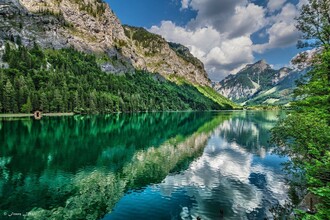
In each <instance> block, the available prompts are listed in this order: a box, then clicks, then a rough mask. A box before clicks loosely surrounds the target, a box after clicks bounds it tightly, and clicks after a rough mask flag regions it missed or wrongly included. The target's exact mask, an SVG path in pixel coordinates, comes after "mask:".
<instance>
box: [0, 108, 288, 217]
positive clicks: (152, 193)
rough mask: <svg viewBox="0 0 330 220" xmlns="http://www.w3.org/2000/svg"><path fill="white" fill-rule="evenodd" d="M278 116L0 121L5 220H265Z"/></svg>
mask: <svg viewBox="0 0 330 220" xmlns="http://www.w3.org/2000/svg"><path fill="white" fill-rule="evenodd" d="M279 115H281V112H276V111H233V112H230V111H224V112H179V113H178V112H173V113H171V112H168V113H136V114H112V115H102V116H101V115H100V116H72V117H44V118H42V120H34V119H32V118H19V119H15V118H11V119H2V120H1V119H0V120H1V121H0V144H1V145H0V146H1V148H0V175H1V176H0V219H23V218H27V219H50V218H52V219H104V220H115V219H125V220H126V219H141V220H142V219H197V218H199V219H203V220H204V219H264V218H265V217H271V213H270V212H269V208H271V207H272V206H274V205H277V204H284V203H285V201H287V200H288V195H287V192H288V186H287V184H286V182H285V178H284V173H283V172H282V171H281V163H282V162H285V161H286V160H287V158H281V157H279V156H277V155H276V154H272V152H273V149H272V147H271V146H270V145H269V143H268V141H269V136H270V134H269V130H270V129H271V128H272V127H273V126H274V125H275V124H276V121H277V120H278V116H279Z"/></svg>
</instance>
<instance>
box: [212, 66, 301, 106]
mask: <svg viewBox="0 0 330 220" xmlns="http://www.w3.org/2000/svg"><path fill="white" fill-rule="evenodd" d="M305 72H306V70H302V71H300V70H293V69H290V68H286V67H283V68H281V69H279V70H274V69H273V68H271V66H270V65H268V64H267V63H266V62H265V61H264V60H261V61H258V62H256V63H254V64H249V65H247V66H246V67H245V68H243V69H242V70H240V71H239V72H238V73H237V74H235V75H229V76H228V77H226V78H225V79H224V80H222V81H221V82H218V83H214V85H213V87H214V88H215V89H216V90H217V91H218V92H219V93H220V94H222V95H223V96H225V97H227V98H229V99H231V100H233V101H235V102H239V103H243V104H246V105H249V104H251V105H255V104H286V103H289V102H290V101H292V100H293V97H292V94H293V90H294V88H295V87H296V85H295V81H296V80H297V79H299V78H300V77H301V76H302V75H303V74H304V73H305Z"/></svg>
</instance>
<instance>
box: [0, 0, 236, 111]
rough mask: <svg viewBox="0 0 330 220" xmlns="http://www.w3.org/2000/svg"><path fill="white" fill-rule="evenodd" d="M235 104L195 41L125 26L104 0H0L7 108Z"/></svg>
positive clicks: (2, 106) (0, 80)
mask: <svg viewBox="0 0 330 220" xmlns="http://www.w3.org/2000/svg"><path fill="white" fill-rule="evenodd" d="M235 107H237V105H235V104H234V103H233V102H231V101H230V100H228V99H227V98H225V97H223V96H221V95H219V94H218V93H217V92H216V91H214V90H213V89H212V88H211V87H210V80H209V79H208V76H207V73H206V72H205V70H204V66H203V64H202V62H201V61H199V60H198V59H197V58H195V57H194V56H192V54H191V53H190V52H189V50H188V48H186V47H184V46H182V45H180V44H175V43H169V42H166V41H165V39H164V38H162V37H161V36H159V35H156V34H152V33H149V32H148V31H146V30H145V29H143V28H137V27H131V26H123V25H121V23H120V21H119V19H118V18H117V17H116V15H115V14H114V12H113V11H112V10H111V9H110V7H109V6H108V5H107V4H106V3H104V2H103V1H102V0H35V1H30V0H1V1H0V113H17V112H31V111H34V110H42V111H44V112H64V111H70V112H72V111H74V112H77V113H98V112H99V113H104V112H105V113H107V112H118V111H122V112H132V111H173V110H220V109H232V108H235Z"/></svg>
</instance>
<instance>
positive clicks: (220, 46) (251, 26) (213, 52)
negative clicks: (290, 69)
mask: <svg viewBox="0 0 330 220" xmlns="http://www.w3.org/2000/svg"><path fill="white" fill-rule="evenodd" d="M289 1H290V0H268V2H267V5H265V6H264V7H263V6H260V5H257V4H255V3H253V2H252V1H249V0H180V2H181V10H194V11H196V12H197V15H196V17H195V18H193V19H191V20H190V21H189V22H188V23H187V24H186V25H185V26H178V25H176V24H175V23H173V22H172V21H163V22H161V24H160V25H159V26H152V27H151V28H150V29H149V31H151V32H153V33H156V34H160V35H162V36H163V37H164V38H165V39H166V40H167V41H172V42H177V43H181V44H183V45H185V46H187V47H188V48H189V49H190V51H191V53H192V54H193V55H194V56H196V57H197V58H199V59H200V60H201V61H202V62H203V63H204V64H205V67H206V70H207V72H208V73H209V76H210V78H211V79H212V80H221V79H223V78H224V77H225V76H226V75H228V74H229V73H233V72H234V71H237V70H238V69H240V68H242V67H243V66H244V65H246V64H248V63H252V62H253V61H255V60H254V53H255V52H257V53H264V52H266V51H267V50H268V49H272V48H279V47H286V46H292V45H294V44H295V42H296V41H297V39H298V35H299V33H298V31H297V30H296V28H295V20H294V18H295V17H296V16H297V15H298V10H299V7H300V5H301V4H302V3H304V2H305V1H306V0H300V3H299V4H298V5H293V4H291V3H287V2H289ZM254 33H258V36H264V37H266V38H267V42H265V43H261V44H254V43H253V39H252V35H253V34H254Z"/></svg>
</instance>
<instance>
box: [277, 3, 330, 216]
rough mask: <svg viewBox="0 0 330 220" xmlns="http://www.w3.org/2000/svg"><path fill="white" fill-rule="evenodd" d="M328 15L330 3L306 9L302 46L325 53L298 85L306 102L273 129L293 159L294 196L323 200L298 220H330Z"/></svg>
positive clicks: (281, 149)
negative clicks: (314, 47)
mask: <svg viewBox="0 0 330 220" xmlns="http://www.w3.org/2000/svg"><path fill="white" fill-rule="evenodd" d="M329 11H330V2H329V1H328V0H320V1H314V0H309V1H308V4H306V5H304V6H303V7H302V11H301V14H300V17H299V18H297V19H298V25H297V28H298V29H299V30H300V31H302V32H303V33H304V38H305V42H300V45H302V44H305V45H308V46H316V47H318V48H319V51H320V52H319V53H318V54H316V55H315V56H314V58H313V65H312V70H311V71H310V72H309V73H308V74H307V75H306V77H305V78H303V79H301V80H300V81H299V83H298V88H297V90H296V91H295V95H296V96H299V97H301V98H302V99H301V100H299V101H297V102H295V103H294V105H293V107H294V111H292V112H291V113H290V114H289V116H288V117H287V118H285V119H284V120H282V121H281V122H280V123H279V124H278V125H277V126H276V127H275V128H274V129H273V141H274V143H276V144H277V145H278V146H279V147H278V151H279V152H280V153H281V154H283V155H285V156H289V157H290V159H291V160H290V162H289V163H287V164H286V168H287V169H286V170H287V171H288V172H289V174H290V182H291V186H292V189H293V192H294V193H293V194H296V195H297V194H298V195H299V194H301V192H302V194H303V196H304V195H306V194H307V193H310V194H311V195H313V196H312V197H314V204H315V203H316V201H319V203H318V204H317V205H316V207H309V209H310V210H295V213H296V218H297V219H330V20H329ZM310 39H314V40H313V41H310ZM310 43H312V44H313V45H310ZM297 192H299V193H297ZM301 199H302V198H298V199H297V200H298V201H297V202H298V203H299V202H300V201H301ZM312 200H313V198H312ZM298 208H299V207H298Z"/></svg>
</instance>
